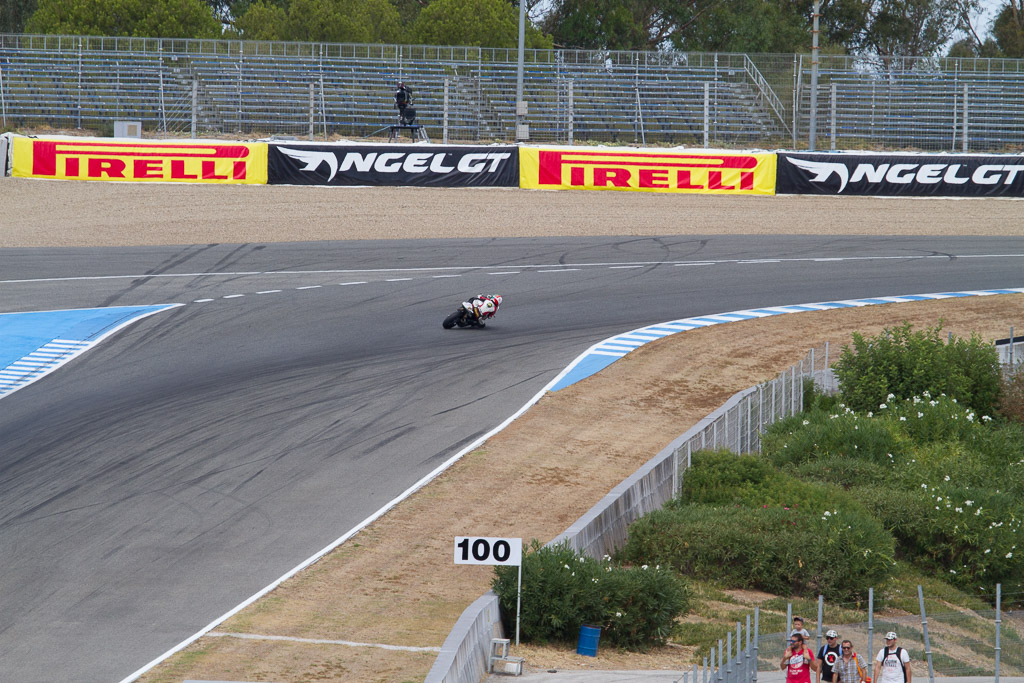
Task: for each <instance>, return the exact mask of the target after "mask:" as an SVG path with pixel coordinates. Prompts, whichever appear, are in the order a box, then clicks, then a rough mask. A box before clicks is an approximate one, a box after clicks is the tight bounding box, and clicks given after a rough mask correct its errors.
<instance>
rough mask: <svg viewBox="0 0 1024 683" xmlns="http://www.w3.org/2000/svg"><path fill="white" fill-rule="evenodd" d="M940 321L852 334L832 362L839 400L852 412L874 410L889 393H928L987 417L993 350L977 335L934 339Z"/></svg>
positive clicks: (995, 365)
mask: <svg viewBox="0 0 1024 683" xmlns="http://www.w3.org/2000/svg"><path fill="white" fill-rule="evenodd" d="M941 329H942V326H941V323H940V324H939V325H938V326H936V327H932V328H928V329H926V330H921V331H917V332H915V331H913V330H912V327H911V325H910V323H904V324H903V325H902V326H900V327H895V328H886V329H885V330H883V331H882V332H881V333H880V334H878V335H877V336H875V337H870V338H865V337H864V336H863V335H862V334H860V333H859V332H857V333H854V334H853V345H852V347H851V346H845V347H843V351H842V354H841V355H840V358H839V361H838V362H837V363H836V364H835V372H836V376H837V377H838V378H839V382H840V386H841V387H842V390H841V395H842V397H843V401H844V402H845V403H846V404H847V405H848V406H850V408H852V409H853V410H857V411H862V412H867V411H869V410H877V408H878V406H879V405H880V404H882V403H886V401H887V397H888V396H889V395H890V394H892V395H893V396H894V397H895V398H896V399H909V398H911V397H913V396H919V395H922V394H923V393H924V392H930V393H931V394H932V395H935V396H938V395H939V394H943V393H944V394H946V395H948V396H951V397H954V398H956V399H958V400H959V401H960V402H961V403H964V404H966V405H967V406H969V407H970V408H972V409H974V410H975V411H977V412H978V413H980V414H984V415H991V414H992V413H993V411H994V407H995V402H996V400H997V398H998V395H999V361H998V356H997V354H996V350H995V347H993V346H992V345H990V344H986V343H984V342H982V340H981V338H980V337H979V336H978V335H972V336H971V338H970V340H963V339H959V338H953V339H951V340H950V342H949V343H948V344H946V343H944V342H943V340H942V338H941V337H940V335H939V332H940V331H941Z"/></svg>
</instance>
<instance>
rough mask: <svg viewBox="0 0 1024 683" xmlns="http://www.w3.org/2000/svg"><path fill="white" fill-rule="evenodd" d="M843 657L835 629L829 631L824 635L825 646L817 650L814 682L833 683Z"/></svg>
mask: <svg viewBox="0 0 1024 683" xmlns="http://www.w3.org/2000/svg"><path fill="white" fill-rule="evenodd" d="M842 656H843V651H842V649H841V648H840V647H839V634H838V633H836V631H835V629H831V628H830V629H829V630H828V631H827V632H826V633H825V644H824V645H822V646H821V647H820V648H819V649H818V655H817V661H815V664H816V666H815V667H814V682H815V683H821V681H827V682H828V683H835V680H836V669H837V668H838V665H839V659H840V658H841V657H842Z"/></svg>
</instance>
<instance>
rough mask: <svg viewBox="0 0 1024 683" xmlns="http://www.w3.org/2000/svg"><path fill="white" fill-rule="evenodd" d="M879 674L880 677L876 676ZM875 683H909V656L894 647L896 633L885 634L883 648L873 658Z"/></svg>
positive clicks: (902, 650)
mask: <svg viewBox="0 0 1024 683" xmlns="http://www.w3.org/2000/svg"><path fill="white" fill-rule="evenodd" d="M879 672H881V674H882V677H881V678H879V677H878V674H879ZM874 680H875V683H911V671H910V655H909V654H907V651H906V650H904V649H903V648H902V647H898V646H897V645H896V632H895V631H889V632H888V633H886V634H885V647H883V648H882V649H881V650H879V651H878V656H877V657H876V658H875V675H874Z"/></svg>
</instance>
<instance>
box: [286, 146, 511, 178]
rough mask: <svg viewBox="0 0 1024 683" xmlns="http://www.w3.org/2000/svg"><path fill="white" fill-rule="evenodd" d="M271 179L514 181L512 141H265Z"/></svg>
mask: <svg viewBox="0 0 1024 683" xmlns="http://www.w3.org/2000/svg"><path fill="white" fill-rule="evenodd" d="M269 147H270V151H269V156H268V162H267V163H268V169H267V170H268V171H269V174H268V175H269V177H268V182H269V183H270V184H272V185H274V184H277V185H426V186H433V187H519V152H518V149H517V148H516V147H513V146H501V147H498V146H495V147H469V146H462V145H453V146H441V145H429V146H427V145H395V144H387V145H306V144H301V143H292V144H277V143H271V144H270V145H269Z"/></svg>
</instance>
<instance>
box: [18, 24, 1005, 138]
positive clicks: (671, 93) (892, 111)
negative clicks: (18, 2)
mask: <svg viewBox="0 0 1024 683" xmlns="http://www.w3.org/2000/svg"><path fill="white" fill-rule="evenodd" d="M819 72H820V73H819V78H818V87H817V89H816V92H812V89H811V87H810V82H811V80H812V79H811V66H810V61H809V59H808V58H807V56H806V55H763V54H762V55H756V54H755V55H744V54H714V53H686V52H675V51H664V52H625V51H596V50H527V51H526V54H525V70H524V76H523V95H524V100H525V101H526V102H527V105H528V110H527V114H526V116H525V119H524V121H525V123H526V124H527V125H528V126H529V140H530V141H533V142H547V143H591V142H608V143H620V144H638V145H662V144H667V145H686V146H705V147H746V148H749V147H763V148H785V147H789V148H802V147H806V146H807V142H806V141H807V139H808V138H809V130H808V127H809V122H810V111H811V107H812V103H813V104H814V106H815V107H816V113H817V116H816V121H817V124H816V126H817V130H816V135H817V139H818V140H821V141H822V144H820V145H819V147H822V148H824V147H828V146H834V147H837V148H844V149H850V148H869V147H872V148H899V149H903V148H916V149H923V150H956V151H964V150H967V151H1007V150H1011V149H1020V148H1022V147H1024V60H981V59H955V60H950V59H946V60H933V59H898V60H897V59H892V60H888V61H885V62H881V61H876V62H872V61H870V60H864V59H858V58H852V57H831V56H828V57H822V58H821V64H820V67H819ZM398 81H404V82H406V83H407V84H410V85H411V86H412V87H413V89H414V106H415V108H416V110H417V112H418V123H421V124H423V125H424V126H426V127H427V129H428V130H429V131H430V135H431V136H432V138H434V139H435V140H438V139H440V140H447V141H451V142H488V141H511V140H514V139H515V137H516V127H515V124H516V116H515V111H516V107H515V99H516V84H517V54H516V51H515V50H507V49H494V48H476V47H435V46H423V45H352V44H336V43H289V42H262V41H237V40H236V41H231V40H185V39H157V38H123V37H122V38H111V37H95V36H32V35H0V125H2V126H3V127H4V128H8V129H34V128H39V127H52V128H62V129H63V128H73V129H86V130H91V131H93V132H98V133H100V134H105V135H109V134H110V133H111V132H112V128H113V121H115V120H137V121H140V122H142V124H143V129H144V131H145V133H146V134H147V135H155V136H176V137H177V136H182V135H192V136H204V135H215V136H235V137H237V136H247V137H267V136H271V135H279V136H291V137H310V138H315V139H337V138H346V139H353V138H363V137H375V136H376V135H378V134H381V133H382V130H383V129H384V128H385V127H386V126H388V125H389V124H392V123H395V122H396V113H397V112H396V110H395V109H394V106H393V104H394V99H393V96H394V86H395V84H396V83H397V82H398Z"/></svg>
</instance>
